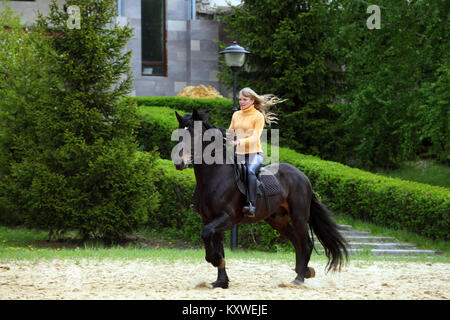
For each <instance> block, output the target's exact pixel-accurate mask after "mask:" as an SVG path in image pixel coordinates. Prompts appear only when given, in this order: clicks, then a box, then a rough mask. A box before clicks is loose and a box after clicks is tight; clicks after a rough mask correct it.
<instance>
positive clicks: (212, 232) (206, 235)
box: [202, 213, 233, 288]
mask: <svg viewBox="0 0 450 320" xmlns="http://www.w3.org/2000/svg"><path fill="white" fill-rule="evenodd" d="M232 226H233V224H232V221H231V218H230V217H229V216H228V215H227V214H226V213H224V214H222V215H220V216H219V217H217V218H216V219H214V220H213V221H211V222H210V223H208V224H206V225H205V226H204V227H203V232H202V239H203V241H204V243H205V251H206V257H205V259H206V261H208V262H210V263H211V264H212V265H213V266H215V267H217V268H218V277H217V281H215V282H213V283H212V285H213V287H221V288H228V277H227V275H226V271H225V253H224V250H223V242H222V234H223V231H224V230H229V229H231V227H232Z"/></svg>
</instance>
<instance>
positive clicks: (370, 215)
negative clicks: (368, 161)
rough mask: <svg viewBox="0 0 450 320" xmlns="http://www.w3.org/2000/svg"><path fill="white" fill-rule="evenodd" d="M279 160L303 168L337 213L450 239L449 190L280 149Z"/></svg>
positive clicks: (434, 237)
mask: <svg viewBox="0 0 450 320" xmlns="http://www.w3.org/2000/svg"><path fill="white" fill-rule="evenodd" d="M280 162H289V163H291V164H293V165H294V166H296V167H297V168H299V169H300V170H302V171H303V172H304V173H305V174H306V175H307V176H308V177H309V179H310V180H311V183H312V184H313V188H314V190H315V191H317V192H318V193H319V194H320V195H321V197H322V199H323V201H324V202H325V203H327V204H328V205H329V206H330V208H331V209H332V210H334V211H337V212H343V213H346V214H349V215H351V216H352V217H354V218H357V219H362V220H365V221H370V222H373V223H375V224H378V225H382V226H386V227H389V228H393V229H405V230H409V231H412V232H415V233H417V234H420V235H423V236H426V237H429V238H432V239H442V240H448V235H449V234H448V230H449V224H448V222H449V206H450V196H449V195H450V192H449V189H448V188H443V187H436V186H430V185H427V184H422V183H418V182H412V181H403V180H400V179H396V178H389V177H384V176H381V175H376V174H372V173H369V172H366V171H362V170H359V169H354V168H350V167H348V166H345V165H342V164H340V163H337V162H331V161H325V160H321V159H319V158H317V157H313V156H305V155H301V154H299V153H296V152H294V151H292V150H289V149H287V148H280Z"/></svg>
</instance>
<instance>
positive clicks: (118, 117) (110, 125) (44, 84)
mask: <svg viewBox="0 0 450 320" xmlns="http://www.w3.org/2000/svg"><path fill="white" fill-rule="evenodd" d="M115 3H116V2H115V1H113V0H105V1H98V0H68V1H66V3H65V8H70V6H72V5H75V6H77V8H79V12H80V28H76V27H75V28H74V26H73V24H72V23H71V22H69V21H71V20H70V19H72V16H71V15H69V13H68V12H67V10H66V9H63V8H58V5H57V3H56V1H52V3H51V5H50V9H51V10H50V14H49V15H48V16H42V15H39V17H38V19H37V22H36V25H35V26H34V28H33V33H34V34H36V35H39V36H38V37H34V38H35V41H33V48H35V50H36V51H37V52H38V56H37V57H36V55H35V56H34V60H33V61H38V64H37V65H38V66H39V67H41V69H40V70H39V73H37V74H38V75H39V80H36V81H35V82H32V83H31V85H33V86H34V85H35V83H38V82H39V81H40V82H41V85H40V86H39V87H37V88H36V87H35V88H36V89H39V90H40V92H39V93H38V95H39V99H37V100H29V99H30V98H31V97H33V98H34V96H30V95H25V96H24V98H23V99H24V100H25V101H24V103H23V104H22V105H21V106H16V108H24V109H25V110H26V112H29V113H30V115H32V117H31V119H29V120H30V124H31V126H32V128H31V129H30V130H28V125H26V124H25V123H17V120H16V119H14V118H12V117H10V118H8V119H4V121H5V122H3V124H4V125H6V126H10V125H11V124H12V125H14V126H15V127H16V128H17V129H16V130H14V131H11V132H10V133H9V134H8V136H10V137H11V136H12V137H18V139H22V140H24V141H27V143H24V144H23V146H22V147H21V150H20V151H21V152H23V154H21V156H20V157H18V158H17V159H14V160H13V161H10V162H9V163H10V166H9V169H8V172H7V174H6V175H5V176H4V178H5V180H4V181H8V183H5V184H3V188H2V189H3V190H2V191H3V192H2V193H3V199H9V200H10V201H9V202H6V201H5V203H15V201H17V200H20V201H19V202H18V204H17V209H18V210H20V211H21V212H23V214H24V217H25V221H26V223H27V224H28V225H29V226H33V227H39V228H44V229H47V230H49V231H50V234H57V233H60V232H64V231H67V230H77V231H78V232H79V233H80V234H81V236H82V237H83V238H87V237H94V236H100V237H105V238H108V239H116V238H119V237H121V236H123V235H124V234H125V233H127V232H130V231H132V230H134V229H135V228H136V227H138V226H139V225H141V224H142V223H144V222H145V221H146V220H147V219H148V217H149V215H150V214H151V213H152V212H153V211H154V210H156V208H157V206H158V193H157V191H156V189H155V187H154V185H153V182H154V169H153V166H152V163H153V162H154V160H155V154H153V153H137V151H136V150H137V144H136V141H135V137H134V135H133V130H134V129H135V128H136V127H137V126H138V125H139V121H138V118H137V106H136V104H135V102H134V101H133V100H132V99H131V98H126V97H125V96H126V95H127V94H128V93H129V92H130V89H131V72H130V66H129V62H130V56H131V52H130V51H125V46H126V43H127V41H128V39H129V38H130V37H131V35H132V29H131V28H130V27H129V26H125V27H119V26H118V25H116V24H115V23H114V17H115V16H116V7H115V5H116V4H115ZM33 61H28V62H27V63H30V62H33ZM21 76H22V77H25V78H27V77H29V76H31V77H33V76H36V75H34V74H33V75H23V74H21ZM20 86H22V85H21V84H20ZM2 110H4V108H2ZM15 112H17V110H16V111H15ZM8 114H11V111H8ZM21 129H25V130H24V131H21ZM14 139H16V138H14ZM14 156H15V155H14ZM9 160H11V159H9ZM11 191H14V192H11Z"/></svg>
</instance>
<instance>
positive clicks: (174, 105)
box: [135, 97, 233, 138]
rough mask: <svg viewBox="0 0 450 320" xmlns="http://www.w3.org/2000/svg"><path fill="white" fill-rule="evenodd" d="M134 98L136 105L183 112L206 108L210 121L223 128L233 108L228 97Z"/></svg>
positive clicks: (227, 123) (228, 121)
mask: <svg viewBox="0 0 450 320" xmlns="http://www.w3.org/2000/svg"><path fill="white" fill-rule="evenodd" d="M135 99H136V102H137V104H138V106H159V107H168V108H171V109H175V110H183V111H184V112H192V110H193V109H194V108H195V109H197V110H207V111H208V113H209V115H210V121H211V123H214V124H215V125H217V126H220V127H223V128H225V127H227V128H228V126H229V125H230V120H231V116H232V111H231V110H232V108H233V100H230V99H225V98H214V99H205V98H198V99H193V98H186V97H135ZM175 120H176V119H175ZM169 138H170V137H169Z"/></svg>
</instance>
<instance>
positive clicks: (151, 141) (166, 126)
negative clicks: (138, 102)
mask: <svg viewBox="0 0 450 320" xmlns="http://www.w3.org/2000/svg"><path fill="white" fill-rule="evenodd" d="M177 111H178V113H179V114H181V115H183V114H184V113H185V112H184V111H180V110H177ZM139 118H140V121H141V125H140V126H139V128H137V129H136V137H137V140H138V143H139V149H140V150H142V151H151V150H154V149H155V148H157V150H158V151H159V153H160V155H161V157H163V158H165V159H170V156H171V152H172V148H173V147H174V146H175V144H176V142H175V141H171V139H170V137H171V134H172V132H173V131H174V130H176V129H177V128H178V121H177V118H176V117H175V110H174V109H171V108H168V107H149V106H140V107H139Z"/></svg>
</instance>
